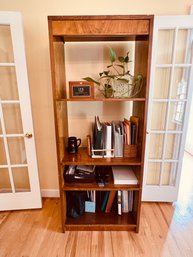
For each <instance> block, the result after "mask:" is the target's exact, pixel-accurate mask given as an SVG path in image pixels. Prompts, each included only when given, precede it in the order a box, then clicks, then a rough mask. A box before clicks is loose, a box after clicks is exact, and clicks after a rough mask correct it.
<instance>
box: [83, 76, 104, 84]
mask: <svg viewBox="0 0 193 257" xmlns="http://www.w3.org/2000/svg"><path fill="white" fill-rule="evenodd" d="M83 79H84V80H86V81H88V82H93V83H95V84H97V85H100V83H99V82H98V81H96V80H94V79H93V78H91V77H85V78H83Z"/></svg>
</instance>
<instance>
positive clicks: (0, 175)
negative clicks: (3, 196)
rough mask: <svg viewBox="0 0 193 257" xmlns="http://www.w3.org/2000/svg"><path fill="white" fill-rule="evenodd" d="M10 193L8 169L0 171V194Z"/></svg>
mask: <svg viewBox="0 0 193 257" xmlns="http://www.w3.org/2000/svg"><path fill="white" fill-rule="evenodd" d="M10 192H12V190H11V182H10V179H9V172H8V169H0V193H10Z"/></svg>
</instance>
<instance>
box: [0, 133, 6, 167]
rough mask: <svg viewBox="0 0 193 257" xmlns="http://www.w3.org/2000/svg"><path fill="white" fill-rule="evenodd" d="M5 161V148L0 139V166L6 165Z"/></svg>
mask: <svg viewBox="0 0 193 257" xmlns="http://www.w3.org/2000/svg"><path fill="white" fill-rule="evenodd" d="M6 164H7V159H6V154H5V146H4V141H3V138H0V165H6Z"/></svg>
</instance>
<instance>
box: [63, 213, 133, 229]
mask: <svg viewBox="0 0 193 257" xmlns="http://www.w3.org/2000/svg"><path fill="white" fill-rule="evenodd" d="M136 228H137V225H136V223H135V220H134V215H133V213H132V212H131V213H123V214H122V215H117V213H102V212H100V213H84V214H83V215H81V216H80V217H78V218H70V217H67V219H66V224H65V226H64V231H65V230H77V231H79V230H80V231H81V230H82V231H84V230H103V231H105V230H106V231H108V230H115V231H118V230H126V231H127V230H133V231H135V230H136Z"/></svg>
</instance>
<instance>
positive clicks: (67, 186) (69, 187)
mask: <svg viewBox="0 0 193 257" xmlns="http://www.w3.org/2000/svg"><path fill="white" fill-rule="evenodd" d="M63 190H64V191H81V190H82V191H86V190H96V191H112V190H133V191H135V190H140V187H139V185H114V184H113V183H108V184H107V185H105V186H99V185H98V184H97V183H87V184H85V183H84V184H83V183H64V185H63Z"/></svg>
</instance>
